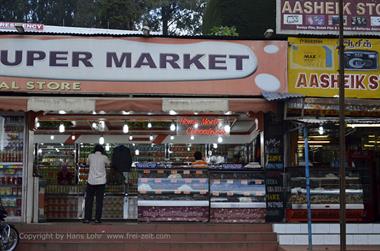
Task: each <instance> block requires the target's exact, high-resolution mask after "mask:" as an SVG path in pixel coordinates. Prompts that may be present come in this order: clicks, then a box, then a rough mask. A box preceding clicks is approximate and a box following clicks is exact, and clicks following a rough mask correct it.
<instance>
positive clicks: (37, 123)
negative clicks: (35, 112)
mask: <svg viewBox="0 0 380 251" xmlns="http://www.w3.org/2000/svg"><path fill="white" fill-rule="evenodd" d="M34 125H35V127H36V128H38V127H40V126H41V125H40V122H39V120H38V118H37V117H36V118H35V119H34Z"/></svg>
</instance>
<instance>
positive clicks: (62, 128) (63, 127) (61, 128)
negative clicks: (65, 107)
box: [59, 123, 65, 133]
mask: <svg viewBox="0 0 380 251" xmlns="http://www.w3.org/2000/svg"><path fill="white" fill-rule="evenodd" d="M59 132H60V133H63V132H65V125H64V124H63V123H61V124H60V125H59Z"/></svg>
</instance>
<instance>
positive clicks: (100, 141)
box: [99, 136, 104, 145]
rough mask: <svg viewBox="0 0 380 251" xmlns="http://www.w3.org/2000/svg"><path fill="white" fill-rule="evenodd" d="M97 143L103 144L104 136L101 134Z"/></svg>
mask: <svg viewBox="0 0 380 251" xmlns="http://www.w3.org/2000/svg"><path fill="white" fill-rule="evenodd" d="M99 144H101V145H103V144H104V137H103V136H101V137H100V138H99Z"/></svg>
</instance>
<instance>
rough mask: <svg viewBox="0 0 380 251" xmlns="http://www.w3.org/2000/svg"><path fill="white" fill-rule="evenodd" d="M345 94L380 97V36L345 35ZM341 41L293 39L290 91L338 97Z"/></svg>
mask: <svg viewBox="0 0 380 251" xmlns="http://www.w3.org/2000/svg"><path fill="white" fill-rule="evenodd" d="M344 44H345V51H344V65H345V76H344V83H345V84H344V85H345V95H346V97H356V98H380V69H379V65H380V62H379V54H380V39H361V38H345V41H344ZM338 69H339V57H338V40H337V39H322V38H289V50H288V74H289V75H288V91H289V92H290V93H297V94H304V95H305V96H313V97H334V96H335V97H337V95H338V92H339V91H338V88H339V85H338V83H339V73H338Z"/></svg>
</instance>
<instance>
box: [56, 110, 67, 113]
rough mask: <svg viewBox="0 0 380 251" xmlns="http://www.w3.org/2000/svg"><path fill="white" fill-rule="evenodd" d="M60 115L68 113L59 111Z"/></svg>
mask: <svg viewBox="0 0 380 251" xmlns="http://www.w3.org/2000/svg"><path fill="white" fill-rule="evenodd" d="M58 113H59V114H66V112H65V111H64V110H59V111H58Z"/></svg>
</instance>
